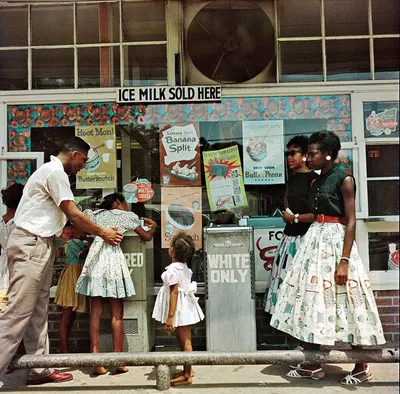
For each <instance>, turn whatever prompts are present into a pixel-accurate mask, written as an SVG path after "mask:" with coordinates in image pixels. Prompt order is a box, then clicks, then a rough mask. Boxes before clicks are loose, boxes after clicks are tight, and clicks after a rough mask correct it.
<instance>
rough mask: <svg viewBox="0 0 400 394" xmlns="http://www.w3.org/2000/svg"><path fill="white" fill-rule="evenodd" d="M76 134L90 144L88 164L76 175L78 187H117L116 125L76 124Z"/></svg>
mask: <svg viewBox="0 0 400 394" xmlns="http://www.w3.org/2000/svg"><path fill="white" fill-rule="evenodd" d="M75 135H76V136H78V137H81V138H82V139H83V140H85V141H86V142H87V143H88V144H89V145H90V149H89V153H88V160H87V162H86V166H85V167H84V168H83V169H82V170H81V171H79V172H78V174H77V175H76V188H77V189H112V188H115V187H117V164H116V150H115V126H114V125H107V126H82V127H81V126H76V127H75Z"/></svg>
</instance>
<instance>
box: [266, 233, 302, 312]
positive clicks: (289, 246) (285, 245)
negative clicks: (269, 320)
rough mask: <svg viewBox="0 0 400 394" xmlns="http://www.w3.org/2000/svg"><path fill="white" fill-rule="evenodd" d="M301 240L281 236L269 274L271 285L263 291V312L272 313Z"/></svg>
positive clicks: (299, 237)
mask: <svg viewBox="0 0 400 394" xmlns="http://www.w3.org/2000/svg"><path fill="white" fill-rule="evenodd" d="M301 240H302V236H300V235H293V236H289V235H283V237H282V239H281V242H280V243H279V245H278V248H277V250H276V254H275V259H274V264H273V266H272V272H271V283H270V285H269V286H268V287H267V288H266V290H265V299H264V301H265V312H269V313H271V314H272V313H274V311H275V305H276V301H277V298H278V290H279V287H280V285H281V284H282V282H283V279H285V276H286V272H287V271H288V269H289V267H290V265H291V264H292V261H293V258H294V256H295V254H296V251H297V249H298V248H299V246H300V242H301Z"/></svg>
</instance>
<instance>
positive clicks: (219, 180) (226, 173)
mask: <svg viewBox="0 0 400 394" xmlns="http://www.w3.org/2000/svg"><path fill="white" fill-rule="evenodd" d="M203 162H204V175H205V179H206V186H207V195H208V201H209V204H210V208H211V210H212V211H219V210H223V209H229V208H239V207H247V198H246V192H245V190H244V183H243V171H242V164H241V162H240V156H239V150H238V147H237V146H232V147H230V148H225V149H220V150H215V151H208V152H207V151H205V152H203Z"/></svg>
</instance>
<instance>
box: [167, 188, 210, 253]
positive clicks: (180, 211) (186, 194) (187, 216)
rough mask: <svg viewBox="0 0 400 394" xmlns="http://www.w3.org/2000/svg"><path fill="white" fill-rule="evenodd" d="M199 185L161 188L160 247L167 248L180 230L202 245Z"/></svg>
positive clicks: (197, 247) (197, 244) (197, 246)
mask: <svg viewBox="0 0 400 394" xmlns="http://www.w3.org/2000/svg"><path fill="white" fill-rule="evenodd" d="M201 209H202V208H201V187H179V186H177V187H162V188H161V247H162V248H169V247H170V246H171V241H172V238H173V237H174V236H175V235H176V234H177V233H178V232H180V231H184V232H185V233H186V234H188V235H190V236H191V237H192V238H193V241H194V244H195V246H196V250H198V249H201V247H202V222H201Z"/></svg>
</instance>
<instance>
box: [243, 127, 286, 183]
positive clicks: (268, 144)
mask: <svg viewBox="0 0 400 394" xmlns="http://www.w3.org/2000/svg"><path fill="white" fill-rule="evenodd" d="M243 167H244V171H243V174H244V183H245V184H246V185H276V184H281V183H285V157H284V141H283V121H282V120H264V121H254V122H243Z"/></svg>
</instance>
